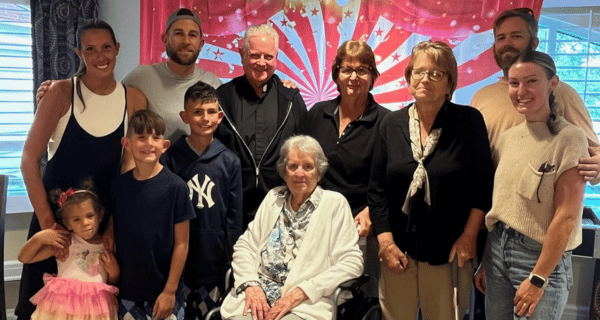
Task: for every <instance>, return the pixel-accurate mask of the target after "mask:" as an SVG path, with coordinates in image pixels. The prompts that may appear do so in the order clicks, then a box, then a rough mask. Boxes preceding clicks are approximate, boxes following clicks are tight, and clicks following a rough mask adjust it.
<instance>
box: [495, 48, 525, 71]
mask: <svg viewBox="0 0 600 320" xmlns="http://www.w3.org/2000/svg"><path fill="white" fill-rule="evenodd" d="M507 52H509V53H510V54H506V53H507ZM519 55H521V51H519V50H517V49H516V48H514V47H511V46H506V47H504V48H502V50H500V52H496V50H494V59H495V60H496V64H498V67H500V69H502V71H508V68H510V66H511V65H512V63H513V61H515V58H517V57H518V56H519Z"/></svg>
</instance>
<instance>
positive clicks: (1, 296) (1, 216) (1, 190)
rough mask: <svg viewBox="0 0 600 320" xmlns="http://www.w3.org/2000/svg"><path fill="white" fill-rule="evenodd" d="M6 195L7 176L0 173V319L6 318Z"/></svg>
mask: <svg viewBox="0 0 600 320" xmlns="http://www.w3.org/2000/svg"><path fill="white" fill-rule="evenodd" d="M7 197H8V176H7V175H0V257H2V263H0V320H6V300H5V297H6V294H5V293H4V222H5V216H6V198H7Z"/></svg>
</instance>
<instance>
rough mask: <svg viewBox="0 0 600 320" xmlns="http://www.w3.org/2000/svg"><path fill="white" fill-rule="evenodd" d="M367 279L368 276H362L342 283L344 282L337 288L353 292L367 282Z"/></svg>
mask: <svg viewBox="0 0 600 320" xmlns="http://www.w3.org/2000/svg"><path fill="white" fill-rule="evenodd" d="M369 279H370V277H369V275H368V274H363V275H361V276H360V277H358V278H354V279H350V280H348V281H344V282H342V283H340V285H339V286H338V287H339V288H340V289H342V290H355V289H358V288H359V287H360V286H362V285H363V284H365V283H367V282H369Z"/></svg>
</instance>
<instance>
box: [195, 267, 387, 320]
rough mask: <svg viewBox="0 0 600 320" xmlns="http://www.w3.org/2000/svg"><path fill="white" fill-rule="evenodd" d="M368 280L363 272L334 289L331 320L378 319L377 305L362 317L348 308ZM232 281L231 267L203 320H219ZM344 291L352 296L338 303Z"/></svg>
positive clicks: (358, 296) (359, 294)
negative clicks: (219, 293) (213, 304)
mask: <svg viewBox="0 0 600 320" xmlns="http://www.w3.org/2000/svg"><path fill="white" fill-rule="evenodd" d="M368 281H369V275H368V274H363V275H361V276H360V277H358V278H355V279H351V280H348V281H346V282H343V283H341V284H340V285H339V286H338V287H337V288H336V289H335V291H334V292H333V301H335V302H336V303H334V305H333V317H332V318H331V319H332V320H344V319H380V317H379V309H378V305H377V306H375V307H372V306H369V308H368V310H366V313H365V317H363V318H357V315H356V314H354V312H353V311H354V309H356V308H350V305H352V304H354V303H356V302H355V299H361V297H363V294H362V292H360V288H361V286H362V285H363V284H365V283H367V282H368ZM233 282H234V281H233V271H232V269H231V268H229V269H228V270H227V272H226V274H225V290H223V293H222V294H221V296H220V297H219V299H218V301H217V305H218V306H217V307H214V308H213V309H212V310H210V311H209V312H208V313H207V314H206V316H205V317H204V320H221V313H220V310H221V307H220V305H221V304H222V303H223V299H225V296H226V295H227V294H229V290H232V289H233ZM344 292H350V293H352V297H353V298H352V299H350V300H348V301H346V302H343V303H340V301H341V300H340V298H341V296H342V293H344ZM367 316H368V317H367Z"/></svg>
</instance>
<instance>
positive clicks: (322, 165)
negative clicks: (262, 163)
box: [277, 135, 329, 180]
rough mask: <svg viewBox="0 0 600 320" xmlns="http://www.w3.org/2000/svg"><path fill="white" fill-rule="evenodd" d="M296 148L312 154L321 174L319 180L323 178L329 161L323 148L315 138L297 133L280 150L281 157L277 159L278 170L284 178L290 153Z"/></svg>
mask: <svg viewBox="0 0 600 320" xmlns="http://www.w3.org/2000/svg"><path fill="white" fill-rule="evenodd" d="M294 149H298V150H300V151H302V152H304V153H306V154H309V155H312V156H313V159H314V161H315V168H317V173H318V174H319V180H320V179H321V178H323V176H324V175H325V172H326V171H327V167H329V163H328V162H327V158H326V157H325V153H324V152H323V148H321V145H320V144H319V142H318V141H317V140H315V138H313V137H311V136H306V135H295V136H292V137H289V138H288V139H287V140H285V142H284V143H283V145H282V146H281V149H280V151H279V159H278V160H277V172H279V175H280V176H281V177H282V178H285V166H286V165H287V162H288V155H289V154H290V152H291V151H292V150H294Z"/></svg>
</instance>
